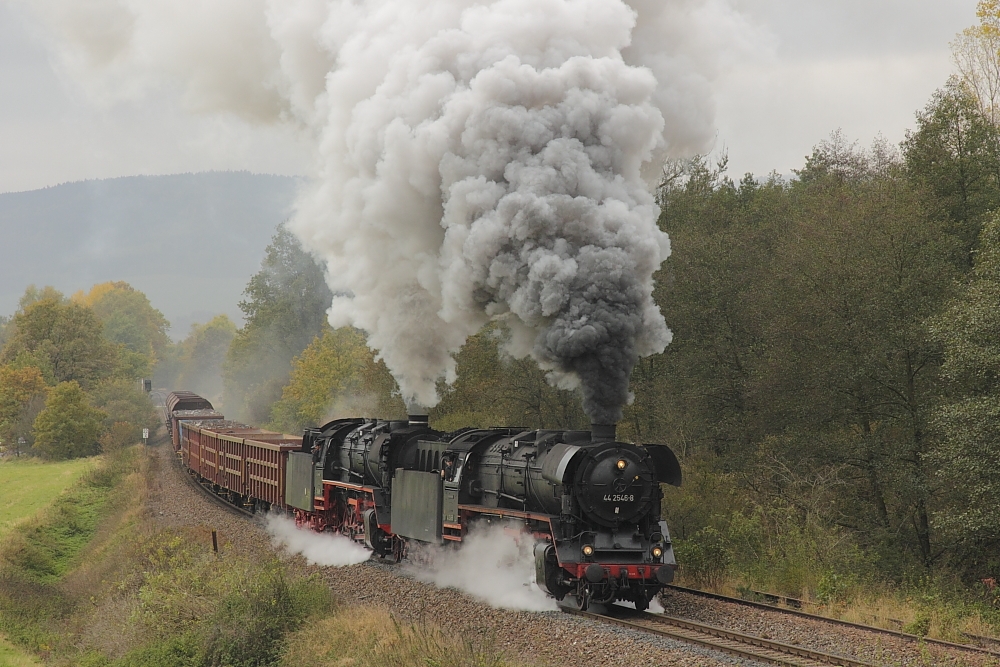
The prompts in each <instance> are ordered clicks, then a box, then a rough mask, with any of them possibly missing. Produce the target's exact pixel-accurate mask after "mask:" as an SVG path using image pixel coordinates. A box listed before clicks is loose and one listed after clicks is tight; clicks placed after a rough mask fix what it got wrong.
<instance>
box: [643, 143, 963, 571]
mask: <svg viewBox="0 0 1000 667" xmlns="http://www.w3.org/2000/svg"><path fill="white" fill-rule="evenodd" d="M685 169H686V171H683V172H681V173H680V175H679V176H676V175H675V174H676V172H671V173H672V174H674V175H675V177H674V178H672V179H671V180H669V181H668V182H667V183H665V185H664V187H663V188H662V189H661V192H660V202H661V209H662V211H663V213H662V218H661V224H662V225H663V227H664V228H665V229H666V231H668V233H669V234H670V236H671V241H672V245H673V247H674V249H675V250H674V254H673V255H672V256H671V258H670V259H669V260H668V262H667V263H666V266H665V269H664V270H663V271H662V272H661V274H660V275H659V276H658V285H657V291H656V293H655V296H656V299H657V303H658V304H659V305H660V308H661V310H662V311H663V313H664V316H665V318H666V321H667V323H668V324H669V326H670V327H671V328H672V330H673V331H674V341H673V342H672V343H671V345H670V346H668V347H667V349H666V351H665V352H664V354H663V355H659V356H656V357H651V358H650V359H648V360H646V363H644V364H643V365H640V366H637V371H636V373H635V374H634V379H635V381H634V382H633V391H634V392H635V394H636V399H635V403H634V404H633V406H631V407H630V408H629V412H626V415H627V419H628V420H630V421H632V422H633V423H634V424H635V426H634V428H635V430H636V432H637V433H639V434H642V435H641V438H642V439H643V440H646V441H649V440H654V441H655V440H662V441H665V442H666V444H669V445H672V446H673V447H674V449H675V451H678V452H681V453H684V454H686V455H687V456H689V457H690V456H694V457H703V458H706V457H709V458H712V460H714V461H717V463H713V464H712V466H711V467H712V468H714V469H717V470H719V471H721V472H723V473H725V472H727V471H731V472H732V473H733V474H734V477H735V479H737V480H740V481H741V482H742V483H743V484H745V485H746V486H747V488H748V499H749V500H748V502H749V503H751V504H753V503H765V502H769V501H768V499H769V498H770V499H773V500H774V502H775V503H777V505H778V506H785V507H792V508H800V509H801V512H802V521H803V522H805V521H806V518H807V516H809V515H810V513H811V512H813V511H814V510H813V509H812V508H813V507H814V505H813V504H811V503H804V502H801V499H802V498H803V495H802V493H801V489H803V488H805V487H806V486H808V484H806V483H804V482H803V480H809V479H820V478H822V479H823V480H825V481H824V485H825V488H829V489H833V490H835V492H831V493H828V494H824V498H826V499H827V500H829V502H826V501H824V503H822V504H821V505H820V506H821V507H822V510H823V512H824V516H823V520H824V521H826V522H828V525H830V526H836V525H839V526H841V527H842V528H846V529H848V530H850V531H852V532H853V534H854V536H855V538H856V539H857V540H858V541H859V542H860V543H861V544H863V545H866V546H868V547H871V548H872V549H873V551H872V553H873V554H878V555H879V556H881V557H883V559H884V560H883V561H882V562H883V564H884V565H886V567H887V569H889V570H892V571H894V572H899V571H900V565H901V563H902V562H903V561H907V562H909V563H922V564H930V563H931V562H933V561H934V559H935V558H936V557H938V555H939V554H940V545H939V544H936V543H935V540H934V535H933V533H932V526H931V525H930V516H931V514H932V512H933V511H934V508H935V507H936V506H937V505H936V504H937V503H940V502H941V494H942V489H941V487H940V484H939V481H938V479H937V478H936V476H935V474H934V472H935V471H934V464H933V462H932V461H931V459H930V454H931V452H932V451H933V449H934V447H935V444H936V443H935V441H934V439H933V438H932V437H930V436H929V434H928V428H927V425H928V421H929V419H930V417H931V415H932V414H933V409H934V407H935V405H936V404H937V402H938V401H939V400H940V398H941V384H940V382H939V367H940V355H941V348H940V345H939V344H938V343H937V342H936V341H935V340H934V339H933V338H932V337H931V336H930V335H929V332H928V330H927V326H926V321H927V319H928V318H929V317H931V316H932V315H933V314H935V313H936V312H938V310H939V309H940V307H941V305H942V304H943V303H945V302H946V301H947V299H948V298H950V295H951V293H952V290H953V288H954V279H955V278H956V277H958V276H959V275H961V272H962V270H963V267H964V261H963V251H962V246H961V242H960V240H959V239H958V238H956V235H955V234H954V233H952V232H953V229H952V227H951V226H950V225H949V221H948V220H947V219H946V218H944V217H943V216H937V215H934V214H933V213H931V212H930V211H929V210H928V206H927V198H926V197H925V196H924V195H925V193H924V192H923V191H922V190H921V189H919V188H915V187H913V184H912V181H911V180H910V178H909V177H908V172H907V171H906V170H905V169H904V168H903V165H902V164H901V162H900V160H899V158H898V156H896V155H895V154H894V152H893V151H892V150H891V148H889V147H888V146H886V145H885V144H884V143H876V144H875V145H874V146H873V148H872V149H871V150H869V151H865V150H861V149H859V148H858V147H857V146H856V145H853V144H849V143H848V142H846V141H844V140H843V138H842V137H841V136H839V135H837V134H835V135H834V136H833V137H832V139H831V140H830V141H826V142H822V143H821V144H819V145H818V146H817V147H816V148H815V149H814V151H813V153H812V155H810V156H809V158H808V159H807V161H806V165H805V167H804V168H803V169H802V170H800V171H798V172H797V173H796V178H795V179H794V180H793V181H791V182H789V183H784V182H782V181H781V180H779V179H777V178H774V177H772V178H770V179H767V180H765V181H762V182H758V181H756V180H755V179H753V178H747V177H745V178H744V179H742V180H741V182H740V183H739V184H738V185H737V184H735V183H733V182H732V181H731V180H729V179H728V178H725V177H724V175H723V174H722V172H721V169H720V168H715V169H713V168H711V167H709V166H708V165H707V164H706V163H705V162H704V161H703V160H695V161H693V162H692V163H690V164H689V165H688V166H687V167H686V168H685ZM656 410H660V414H652V415H651V414H650V413H649V412H647V411H653V412H654V413H655V411H656ZM803 525H806V524H805V523H803ZM900 554H904V556H903V557H900Z"/></svg>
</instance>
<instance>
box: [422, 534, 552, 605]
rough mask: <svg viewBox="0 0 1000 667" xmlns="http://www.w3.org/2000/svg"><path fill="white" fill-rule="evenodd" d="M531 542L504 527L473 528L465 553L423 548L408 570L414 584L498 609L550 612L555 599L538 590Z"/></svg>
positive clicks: (466, 543)
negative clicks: (428, 585) (464, 595)
mask: <svg viewBox="0 0 1000 667" xmlns="http://www.w3.org/2000/svg"><path fill="white" fill-rule="evenodd" d="M533 547H534V542H533V540H532V539H531V538H530V537H527V536H524V535H522V536H520V539H515V537H514V535H512V534H510V533H508V532H506V531H504V529H503V528H500V527H499V526H492V527H483V528H473V530H472V531H471V532H470V534H469V536H468V537H467V538H466V539H464V540H463V541H462V548H461V549H449V548H438V547H432V546H428V547H423V548H422V549H420V550H419V551H416V552H413V551H411V554H410V559H411V561H417V562H420V563H421V564H420V565H417V564H410V565H408V570H409V571H410V573H411V574H412V576H413V577H414V578H415V579H418V580H420V581H424V582H427V583H432V584H435V585H436V586H440V587H442V588H456V589H458V590H460V591H464V592H466V593H468V594H469V595H472V596H473V597H476V598H478V599H480V600H483V601H484V602H486V603H487V604H490V605H492V606H494V607H501V608H504V609H522V610H525V611H548V610H554V609H556V602H555V600H554V599H552V598H550V597H548V596H546V594H545V593H544V592H543V591H542V590H541V589H540V588H538V586H536V585H535V566H534V559H533V556H532V548H533Z"/></svg>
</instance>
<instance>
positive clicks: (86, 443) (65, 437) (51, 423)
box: [34, 380, 105, 459]
mask: <svg viewBox="0 0 1000 667" xmlns="http://www.w3.org/2000/svg"><path fill="white" fill-rule="evenodd" d="M104 416H105V415H104V413H103V412H101V411H100V410H97V409H96V408H93V407H92V406H91V405H90V404H89V402H88V401H87V395H86V394H85V393H84V392H83V389H81V388H80V385H79V383H77V382H76V381H75V380H71V381H69V382H60V383H59V384H57V385H56V386H55V387H53V388H52V389H51V390H49V396H48V399H47V400H46V402H45V408H44V409H43V410H42V411H41V412H39V413H38V417H37V418H36V419H35V425H34V436H35V446H34V447H35V450H37V451H38V452H39V453H41V455H42V456H44V457H45V458H49V459H72V458H78V457H81V456H92V455H94V454H97V453H98V452H99V451H100V445H99V443H98V436H99V435H100V433H101V422H102V420H103V419H104Z"/></svg>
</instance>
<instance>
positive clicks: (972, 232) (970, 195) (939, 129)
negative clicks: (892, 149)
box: [903, 78, 1000, 266]
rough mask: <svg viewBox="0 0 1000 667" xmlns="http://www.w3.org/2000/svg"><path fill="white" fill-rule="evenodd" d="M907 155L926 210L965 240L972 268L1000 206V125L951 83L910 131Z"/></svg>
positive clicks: (905, 144)
mask: <svg viewBox="0 0 1000 667" xmlns="http://www.w3.org/2000/svg"><path fill="white" fill-rule="evenodd" d="M903 151H904V155H905V161H906V168H907V172H908V175H909V177H910V180H911V181H912V182H913V183H914V184H916V185H917V186H918V187H919V188H921V190H922V192H923V193H924V203H925V206H926V207H927V208H928V209H929V211H930V212H931V214H932V215H935V216H937V217H939V218H940V219H942V220H944V221H946V222H947V223H948V226H949V227H950V231H951V232H952V233H953V234H955V235H956V236H958V237H959V238H960V239H961V240H962V244H963V247H964V251H965V253H966V258H967V265H968V266H971V265H972V251H973V249H974V247H975V243H976V240H977V239H978V237H979V229H980V227H981V225H982V221H983V219H984V216H986V215H987V213H988V212H989V211H991V210H993V209H994V208H996V207H997V206H998V205H1000V126H997V125H996V124H995V123H994V122H992V121H991V120H990V119H989V118H988V117H986V116H984V115H983V113H982V111H981V110H980V109H978V108H977V105H976V102H975V100H974V98H973V97H972V95H971V94H970V92H969V89H968V87H967V86H966V85H965V84H963V83H962V82H961V81H959V80H958V79H955V78H952V79H950V80H949V81H948V84H947V85H946V86H945V87H944V88H942V89H940V90H938V91H936V92H935V93H934V95H933V97H932V98H931V101H930V102H929V103H928V104H927V106H926V107H925V108H924V109H923V110H922V111H920V112H919V113H918V114H917V129H916V130H915V131H913V132H907V134H906V140H905V141H904V142H903Z"/></svg>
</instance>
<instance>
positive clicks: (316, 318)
mask: <svg viewBox="0 0 1000 667" xmlns="http://www.w3.org/2000/svg"><path fill="white" fill-rule="evenodd" d="M243 294H244V296H245V297H246V298H245V299H244V300H243V301H241V302H240V309H241V310H242V311H243V313H244V315H245V318H246V324H245V325H244V326H243V328H242V329H240V330H239V331H238V332H237V334H236V338H235V340H233V343H232V345H231V346H230V348H229V351H228V353H227V355H226V362H225V365H224V367H223V369H224V375H225V400H224V403H225V406H226V410H227V412H229V411H232V412H233V414H234V416H236V417H237V418H240V419H246V420H248V421H250V422H251V423H255V424H260V423H264V422H265V421H267V420H268V419H269V417H270V414H271V406H272V404H274V402H275V401H277V400H278V399H279V398H280V397H281V388H282V387H283V386H284V385H285V383H286V382H287V381H288V375H289V372H290V371H291V368H292V359H294V358H295V356H296V355H298V354H299V353H301V352H302V351H303V350H304V349H305V348H306V346H308V345H309V344H310V343H311V342H312V340H313V339H314V338H315V337H316V336H318V335H321V334H322V332H323V326H324V323H325V322H326V311H327V309H328V308H329V307H330V303H331V302H332V299H333V294H332V293H331V292H330V288H329V287H327V285H326V282H325V281H324V280H323V271H322V269H321V268H320V267H319V265H318V264H317V263H316V260H315V259H314V258H313V257H312V256H311V255H309V254H308V253H306V252H305V251H304V250H302V247H301V245H300V244H299V242H298V240H297V239H296V238H295V237H294V236H293V235H292V234H291V232H289V231H288V230H287V229H286V228H285V226H284V225H279V226H278V230H277V232H276V233H275V235H274V237H273V238H272V239H271V243H270V245H268V246H267V254H266V256H265V257H264V260H263V262H261V269H260V271H258V272H257V273H256V274H255V275H254V276H253V277H252V278H251V279H250V282H249V283H248V284H247V287H246V290H244V292H243Z"/></svg>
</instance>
